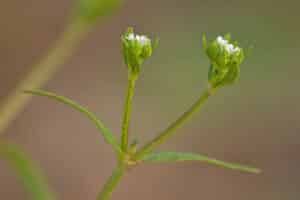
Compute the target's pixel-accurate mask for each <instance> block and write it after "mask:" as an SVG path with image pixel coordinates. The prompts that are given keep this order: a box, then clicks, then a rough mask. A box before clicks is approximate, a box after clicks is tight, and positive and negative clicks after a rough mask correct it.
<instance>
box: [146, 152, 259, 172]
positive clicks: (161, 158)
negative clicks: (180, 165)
mask: <svg viewBox="0 0 300 200" xmlns="http://www.w3.org/2000/svg"><path fill="white" fill-rule="evenodd" d="M143 160H144V161H150V162H173V161H201V162H206V163H208V164H211V165H216V166H219V167H223V168H227V169H233V170H238V171H244V172H249V173H256V174H258V173H260V172H261V171H260V170H259V169H257V168H253V167H247V166H245V165H240V164H235V163H229V162H225V161H221V160H216V159H214V158H209V157H207V156H203V155H199V154H194V153H180V152H160V153H150V154H149V155H146V156H145V157H144V158H143Z"/></svg>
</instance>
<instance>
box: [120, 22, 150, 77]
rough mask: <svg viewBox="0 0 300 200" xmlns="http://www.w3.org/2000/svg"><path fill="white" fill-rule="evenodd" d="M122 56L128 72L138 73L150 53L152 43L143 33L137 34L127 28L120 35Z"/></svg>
mask: <svg viewBox="0 0 300 200" xmlns="http://www.w3.org/2000/svg"><path fill="white" fill-rule="evenodd" d="M121 39H122V45H123V56H124V60H125V63H126V65H127V67H128V69H129V70H130V73H132V74H135V75H138V74H139V72H140V68H141V65H142V64H143V63H144V61H145V60H146V59H147V58H149V57H150V56H151V55H152V51H153V48H154V47H153V43H152V42H151V40H150V39H149V38H148V37H147V36H145V35H137V34H135V33H134V32H133V28H128V30H127V32H126V33H124V34H123V35H122V37H121Z"/></svg>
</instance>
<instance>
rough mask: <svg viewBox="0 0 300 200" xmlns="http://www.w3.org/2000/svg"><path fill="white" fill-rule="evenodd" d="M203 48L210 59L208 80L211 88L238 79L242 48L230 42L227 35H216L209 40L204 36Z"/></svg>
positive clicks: (242, 57)
mask: <svg viewBox="0 0 300 200" xmlns="http://www.w3.org/2000/svg"><path fill="white" fill-rule="evenodd" d="M225 38H226V39H225ZM203 48H204V50H205V52H206V54H207V56H208V58H209V60H210V68H209V73H208V81H209V83H210V84H211V86H212V88H217V87H220V86H224V85H229V84H233V83H235V82H236V81H237V80H238V79H239V76H240V65H241V64H242V62H243V61H244V57H245V56H244V50H243V49H242V48H241V47H239V46H238V43H237V42H232V41H231V39H230V36H229V35H227V36H225V37H224V38H223V37H222V36H218V37H217V38H216V39H215V40H213V41H210V42H207V41H206V38H205V36H204V37H203Z"/></svg>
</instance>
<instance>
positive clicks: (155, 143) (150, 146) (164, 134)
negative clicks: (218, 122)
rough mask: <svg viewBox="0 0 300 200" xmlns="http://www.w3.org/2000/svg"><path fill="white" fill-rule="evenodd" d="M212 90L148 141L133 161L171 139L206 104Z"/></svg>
mask: <svg viewBox="0 0 300 200" xmlns="http://www.w3.org/2000/svg"><path fill="white" fill-rule="evenodd" d="M211 94H212V90H211V89H207V90H205V91H204V93H203V94H202V95H201V96H200V98H199V99H198V100H197V101H196V103H194V104H193V105H192V106H191V107H190V109H188V110H187V111H186V112H185V113H183V115H181V116H180V117H179V118H178V119H177V120H176V121H175V122H173V123H172V124H171V125H170V126H169V127H168V128H167V129H165V130H164V131H163V132H161V133H160V134H159V135H158V136H157V137H156V138H154V139H153V140H152V141H150V142H149V143H148V144H146V145H145V146H143V147H142V148H141V149H140V150H139V151H138V152H137V154H136V155H135V159H137V160H139V159H141V158H142V157H143V156H144V155H146V154H147V153H149V152H151V151H153V149H154V148H156V147H157V146H158V145H160V144H162V143H163V142H165V141H166V140H167V139H168V138H169V137H171V136H172V135H173V134H174V133H175V130H177V129H178V128H180V127H181V126H182V125H183V124H184V123H185V122H187V121H188V120H189V119H190V118H191V117H192V116H193V114H194V113H196V112H198V111H199V110H200V109H201V108H202V106H203V104H204V103H205V102H206V100H207V99H208V97H209V96H211Z"/></svg>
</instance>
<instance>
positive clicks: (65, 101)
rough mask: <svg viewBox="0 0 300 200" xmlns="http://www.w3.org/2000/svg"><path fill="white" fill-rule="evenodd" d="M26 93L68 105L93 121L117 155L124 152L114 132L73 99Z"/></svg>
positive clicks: (46, 93) (50, 94)
mask: <svg viewBox="0 0 300 200" xmlns="http://www.w3.org/2000/svg"><path fill="white" fill-rule="evenodd" d="M24 92H25V93H27V94H32V95H36V96H45V97H49V98H50V99H53V100H56V101H58V102H60V103H63V104H65V105H68V106H70V107H71V108H73V109H75V110H77V111H79V112H80V113H82V114H84V115H85V116H86V117H87V118H88V119H89V120H90V121H92V122H93V123H94V124H95V126H96V128H97V129H98V130H99V131H100V133H101V134H102V135H103V137H104V139H105V141H106V142H107V143H108V144H111V145H112V146H113V148H114V150H115V151H116V152H117V153H121V152H122V151H121V148H120V146H119V144H118V142H117V139H116V137H115V136H114V135H113V134H112V132H111V131H110V130H109V129H108V128H106V127H105V126H104V124H103V123H102V122H101V121H100V120H99V119H98V117H97V116H96V115H95V114H94V113H92V112H90V111H89V110H88V109H87V108H85V107H83V106H81V105H79V104H78V103H76V102H74V101H72V100H71V99H68V98H66V97H63V96H59V95H56V94H54V93H50V92H46V91H43V90H26V91H24Z"/></svg>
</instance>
